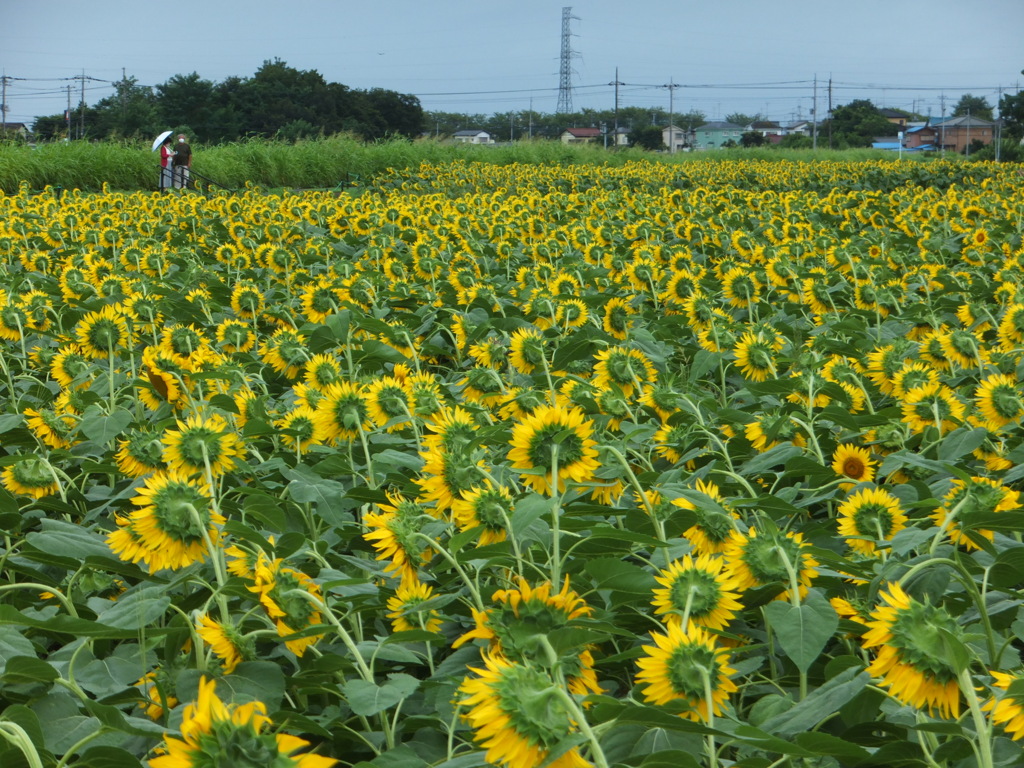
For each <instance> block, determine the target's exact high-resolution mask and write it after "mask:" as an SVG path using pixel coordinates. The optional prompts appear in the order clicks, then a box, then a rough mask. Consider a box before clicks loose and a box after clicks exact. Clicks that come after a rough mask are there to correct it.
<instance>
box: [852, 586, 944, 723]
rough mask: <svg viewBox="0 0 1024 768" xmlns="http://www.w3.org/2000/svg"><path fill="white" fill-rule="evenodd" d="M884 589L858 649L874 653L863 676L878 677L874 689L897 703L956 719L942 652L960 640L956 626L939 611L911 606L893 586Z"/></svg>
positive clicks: (934, 608) (897, 588) (905, 595)
mask: <svg viewBox="0 0 1024 768" xmlns="http://www.w3.org/2000/svg"><path fill="white" fill-rule="evenodd" d="M887 589H888V591H886V592H882V593H881V598H882V602H881V603H879V604H878V606H877V607H876V608H875V610H874V611H872V612H871V617H870V620H869V621H868V622H867V625H868V628H869V629H868V631H867V632H865V633H864V647H865V648H877V649H878V650H877V652H876V653H877V655H876V656H875V659H874V661H872V662H871V664H870V665H869V666H868V668H867V672H868V673H869V674H871V675H872V676H874V677H876V678H881V681H880V682H879V685H881V686H883V687H885V688H888V689H889V692H890V694H892V695H893V696H894V697H895V698H896V699H898V700H899V701H900V702H902V703H903V704H908V705H910V706H912V707H915V708H917V709H926V710H927V711H928V713H929V714H931V715H934V714H935V713H936V712H937V713H938V715H939V716H940V717H945V718H950V717H951V718H953V719H956V718H958V717H959V716H960V688H959V686H958V684H957V670H956V667H955V666H954V665H953V664H952V663H951V662H950V661H947V659H948V658H949V653H948V652H946V651H945V648H946V647H947V643H948V642H949V641H948V640H947V639H946V638H954V639H959V638H962V636H963V633H962V631H961V629H960V625H959V624H958V623H957V622H956V620H955V619H954V618H953V617H952V616H950V615H949V613H947V612H946V611H945V610H944V609H943V608H941V607H938V606H933V605H928V604H925V603H919V602H917V601H916V600H914V599H913V598H911V597H909V596H908V595H907V594H906V593H905V592H904V591H903V590H902V589H901V588H900V585H899V584H897V583H895V582H890V583H889V584H888V586H887ZM959 641H960V642H963V641H962V640H959Z"/></svg>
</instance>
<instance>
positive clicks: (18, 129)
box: [3, 123, 31, 139]
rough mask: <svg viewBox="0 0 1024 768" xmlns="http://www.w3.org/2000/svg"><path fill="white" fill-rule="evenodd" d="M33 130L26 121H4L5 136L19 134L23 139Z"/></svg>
mask: <svg viewBox="0 0 1024 768" xmlns="http://www.w3.org/2000/svg"><path fill="white" fill-rule="evenodd" d="M30 133H31V131H29V129H28V126H27V125H25V124H24V123H4V124H3V135H4V136H18V137H20V138H22V139H27V138H28V136H29V134H30Z"/></svg>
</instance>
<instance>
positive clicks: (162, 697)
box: [135, 667, 178, 721]
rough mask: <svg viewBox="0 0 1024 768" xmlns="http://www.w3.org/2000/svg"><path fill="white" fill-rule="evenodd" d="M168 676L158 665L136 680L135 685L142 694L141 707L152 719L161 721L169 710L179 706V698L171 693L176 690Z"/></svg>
mask: <svg viewBox="0 0 1024 768" xmlns="http://www.w3.org/2000/svg"><path fill="white" fill-rule="evenodd" d="M166 677H167V675H166V674H165V673H164V671H163V669H162V668H160V667H158V668H157V669H154V670H153V671H151V672H147V673H146V674H144V675H143V676H142V677H140V678H139V679H138V680H137V681H136V682H135V687H136V688H138V689H139V693H140V694H141V695H142V701H140V702H139V709H141V710H143V711H144V712H145V713H146V717H148V718H149V719H150V720H153V721H159V720H161V719H162V718H163V716H164V715H165V714H166V713H167V712H169V711H170V710H172V709H174V708H175V707H176V706H178V700H177V699H176V698H175V697H174V696H173V695H172V694H171V693H170V691H172V690H174V686H173V683H172V682H171V681H170V680H167V679H165V678H166Z"/></svg>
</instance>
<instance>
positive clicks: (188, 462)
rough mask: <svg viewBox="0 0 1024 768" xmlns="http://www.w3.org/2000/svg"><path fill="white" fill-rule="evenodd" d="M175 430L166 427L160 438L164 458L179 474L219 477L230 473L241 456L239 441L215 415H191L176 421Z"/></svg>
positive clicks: (217, 415)
mask: <svg viewBox="0 0 1024 768" xmlns="http://www.w3.org/2000/svg"><path fill="white" fill-rule="evenodd" d="M177 427H178V428H177V429H169V430H167V432H165V433H164V436H163V440H162V441H161V442H162V443H163V446H164V461H165V462H167V465H168V466H169V467H171V468H172V469H174V470H177V471H180V472H182V473H186V474H187V473H193V474H202V473H203V472H205V471H206V470H207V468H209V471H210V474H212V475H213V476H214V477H220V476H221V475H223V474H224V473H225V472H230V471H231V470H232V469H234V468H235V466H236V465H237V463H238V460H239V459H240V458H241V457H242V440H241V438H240V437H239V435H238V433H237V432H236V431H235V430H234V429H233V428H232V427H231V426H229V425H228V423H227V420H226V419H225V418H224V417H223V416H220V415H219V414H212V415H210V416H207V417H205V418H204V417H202V416H192V417H189V418H188V419H186V420H185V421H184V422H182V421H178V422H177Z"/></svg>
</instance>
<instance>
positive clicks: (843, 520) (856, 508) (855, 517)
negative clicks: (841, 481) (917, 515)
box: [838, 488, 907, 556]
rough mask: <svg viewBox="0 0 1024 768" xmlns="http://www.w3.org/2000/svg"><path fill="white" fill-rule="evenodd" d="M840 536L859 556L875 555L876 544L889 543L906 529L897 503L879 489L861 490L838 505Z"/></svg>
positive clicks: (903, 517) (905, 519)
mask: <svg viewBox="0 0 1024 768" xmlns="http://www.w3.org/2000/svg"><path fill="white" fill-rule="evenodd" d="M838 521H839V535H840V536H842V537H843V538H844V539H846V544H847V546H849V547H850V549H852V550H853V551H854V552H857V553H859V554H862V555H868V556H871V555H874V554H875V553H876V552H877V551H878V550H877V547H876V544H877V542H879V541H892V538H893V536H895V535H896V534H897V533H899V532H900V531H902V530H903V529H904V528H905V527H906V523H907V516H906V514H904V512H903V509H902V507H900V500H899V499H898V498H896V497H895V496H893V495H892V494H891V493H889V492H888V491H886V490H883V489H882V488H863V489H861V490H859V491H857V492H856V493H854V494H853V495H852V496H850V497H849V498H847V499H846V500H845V501H844V502H843V503H842V504H840V505H839V510H838Z"/></svg>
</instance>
